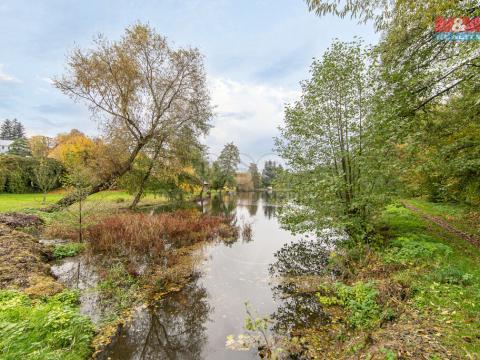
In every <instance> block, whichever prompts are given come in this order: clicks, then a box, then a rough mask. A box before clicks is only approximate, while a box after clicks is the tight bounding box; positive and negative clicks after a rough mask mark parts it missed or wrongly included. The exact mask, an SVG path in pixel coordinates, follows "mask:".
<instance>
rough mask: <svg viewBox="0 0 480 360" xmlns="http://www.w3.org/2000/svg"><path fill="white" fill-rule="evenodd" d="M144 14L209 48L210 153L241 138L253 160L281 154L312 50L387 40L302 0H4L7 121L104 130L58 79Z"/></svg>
mask: <svg viewBox="0 0 480 360" xmlns="http://www.w3.org/2000/svg"><path fill="white" fill-rule="evenodd" d="M136 22H143V23H148V24H149V25H151V26H152V27H154V28H155V29H156V31H157V32H159V33H160V34H162V35H164V36H166V37H167V39H168V40H169V42H170V43H172V44H173V46H174V47H182V46H192V47H197V48H198V49H199V50H200V51H201V53H202V54H203V55H204V56H205V67H206V71H207V79H208V87H209V89H210V93H211V97H212V103H213V105H214V107H215V116H214V118H213V119H212V125H213V128H212V129H211V130H210V133H209V135H208V136H207V137H206V139H204V141H205V143H206V144H207V145H208V147H209V152H210V157H211V158H215V157H216V156H217V155H218V154H219V152H220V151H221V149H222V147H223V145H224V144H225V143H227V142H234V143H235V144H236V145H237V146H238V147H239V149H240V152H241V154H242V156H241V157H242V163H245V164H246V163H248V162H257V163H262V162H263V161H264V160H265V159H267V158H272V157H273V158H274V157H275V156H274V155H272V154H273V137H275V136H276V135H278V127H279V126H281V124H282V123H283V109H284V107H285V104H287V103H291V102H293V101H294V100H295V99H297V98H298V97H299V96H300V85H299V82H300V81H301V80H303V79H306V78H308V71H309V66H310V64H311V63H312V60H313V58H315V57H317V58H319V57H321V56H322V53H323V52H324V51H325V50H326V49H327V48H328V46H329V44H331V42H332V41H333V40H334V39H340V40H343V41H349V40H353V38H354V36H357V37H361V38H363V39H364V40H365V42H366V43H376V42H377V41H378V34H376V33H375V32H374V30H373V26H372V24H366V25H359V24H357V21H356V20H351V19H339V18H336V17H333V16H326V17H321V18H319V17H317V16H316V15H315V14H313V13H309V12H308V9H307V6H306V5H305V3H304V1H302V0H181V1H180V0H157V1H151V0H142V1H126V0H115V1H110V0H109V1H107V0H82V1H70V0H43V1H42V0H36V1H32V0H28V1H26V0H25V1H24V0H2V1H1V2H0V49H1V51H0V120H2V119H5V118H10V119H11V118H17V119H18V120H20V121H21V122H22V123H23V124H24V125H25V127H26V129H27V134H28V135H38V134H41V135H48V136H54V135H55V134H57V133H61V132H67V131H69V130H70V129H72V128H76V129H79V130H81V131H83V132H85V133H86V134H88V135H92V136H96V135H99V134H100V131H99V130H98V129H99V126H98V124H97V123H96V122H95V121H93V120H91V118H90V114H89V112H88V109H87V107H86V105H84V104H77V103H74V102H73V101H72V100H71V99H70V98H68V97H67V96H65V95H63V94H62V93H60V92H59V91H58V90H57V89H55V88H54V87H53V86H52V84H51V79H52V78H54V77H55V76H60V75H61V74H62V73H63V72H64V71H65V61H66V57H67V55H68V54H69V52H71V50H72V49H73V48H74V46H79V47H81V48H88V47H90V46H91V44H92V39H93V37H94V36H95V35H96V34H99V33H102V34H104V35H105V36H106V37H108V38H109V39H112V40H114V39H118V38H120V36H121V35H122V33H123V32H124V29H125V27H127V26H130V25H132V24H134V23H136Z"/></svg>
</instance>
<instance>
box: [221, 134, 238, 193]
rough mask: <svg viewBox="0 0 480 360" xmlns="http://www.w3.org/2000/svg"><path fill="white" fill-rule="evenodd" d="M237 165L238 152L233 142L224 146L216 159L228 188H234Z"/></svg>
mask: <svg viewBox="0 0 480 360" xmlns="http://www.w3.org/2000/svg"><path fill="white" fill-rule="evenodd" d="M238 164H240V151H239V150H238V148H237V146H236V145H235V144H234V143H233V142H232V143H228V144H226V145H225V146H224V147H223V149H222V152H221V153H220V156H219V157H218V166H219V168H220V171H221V172H222V173H223V175H224V176H225V179H226V184H227V185H228V186H235V172H236V171H237V167H238Z"/></svg>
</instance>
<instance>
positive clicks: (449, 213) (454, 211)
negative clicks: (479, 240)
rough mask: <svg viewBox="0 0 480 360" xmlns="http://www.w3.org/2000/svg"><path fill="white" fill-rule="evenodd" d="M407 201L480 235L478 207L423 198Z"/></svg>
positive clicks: (468, 232)
mask: <svg viewBox="0 0 480 360" xmlns="http://www.w3.org/2000/svg"><path fill="white" fill-rule="evenodd" d="M407 202H408V203H410V204H411V205H413V206H415V207H416V208H418V209H420V210H421V211H422V212H424V213H426V214H428V215H433V216H437V217H440V218H442V219H443V220H445V221H447V222H449V223H450V224H451V225H453V226H455V227H456V228H457V229H459V230H461V231H463V232H465V233H467V234H472V235H476V236H478V237H480V212H479V210H478V208H475V207H472V206H469V205H466V204H461V203H432V202H428V201H425V200H422V199H410V200H408V201H407Z"/></svg>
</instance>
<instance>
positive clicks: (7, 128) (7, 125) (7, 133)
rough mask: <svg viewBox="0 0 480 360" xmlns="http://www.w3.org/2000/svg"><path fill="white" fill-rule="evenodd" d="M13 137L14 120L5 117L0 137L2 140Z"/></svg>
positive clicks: (0, 129) (0, 128)
mask: <svg viewBox="0 0 480 360" xmlns="http://www.w3.org/2000/svg"><path fill="white" fill-rule="evenodd" d="M11 137H12V121H11V120H10V119H5V121H4V122H3V123H2V126H1V127H0V139H1V140H11Z"/></svg>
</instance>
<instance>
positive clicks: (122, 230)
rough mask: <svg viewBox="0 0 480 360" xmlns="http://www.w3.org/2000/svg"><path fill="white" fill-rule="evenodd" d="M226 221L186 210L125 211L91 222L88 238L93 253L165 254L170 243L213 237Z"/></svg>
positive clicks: (179, 244) (183, 242) (190, 242)
mask: <svg viewBox="0 0 480 360" xmlns="http://www.w3.org/2000/svg"><path fill="white" fill-rule="evenodd" d="M225 221H226V219H225V218H223V217H220V216H209V215H202V214H200V213H198V212H194V211H186V210H184V211H177V212H174V213H162V214H157V215H147V214H132V213H127V214H119V215H116V216H111V217H107V218H105V219H103V220H101V221H100V222H99V223H98V224H95V225H92V226H90V227H89V228H88V229H87V238H88V241H89V244H90V246H89V249H90V251H92V252H93V253H111V254H116V255H125V256H131V255H135V254H145V255H148V256H149V257H151V258H154V259H155V258H159V257H161V256H163V255H165V253H166V251H167V249H168V248H170V247H175V248H178V247H182V246H188V245H192V244H195V243H198V242H201V241H207V240H211V239H214V238H215V237H216V236H218V235H220V234H219V233H220V229H221V227H222V225H223V226H224V225H225Z"/></svg>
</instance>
